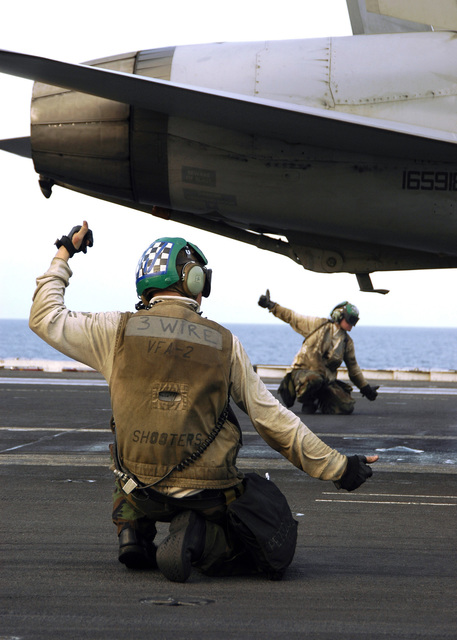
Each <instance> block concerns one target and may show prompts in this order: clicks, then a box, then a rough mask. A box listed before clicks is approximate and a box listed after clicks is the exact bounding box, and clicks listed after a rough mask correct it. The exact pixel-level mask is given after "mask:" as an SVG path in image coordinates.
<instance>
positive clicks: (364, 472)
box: [333, 456, 379, 491]
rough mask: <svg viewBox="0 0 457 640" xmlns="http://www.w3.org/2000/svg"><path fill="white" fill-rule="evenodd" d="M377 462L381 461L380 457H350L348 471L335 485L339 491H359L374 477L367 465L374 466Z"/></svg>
mask: <svg viewBox="0 0 457 640" xmlns="http://www.w3.org/2000/svg"><path fill="white" fill-rule="evenodd" d="M377 460H379V456H348V466H347V467H346V471H345V472H344V473H343V475H342V476H341V478H340V479H339V480H337V481H336V482H334V483H333V484H334V485H335V487H336V488H337V489H346V491H354V490H355V489H358V488H359V487H360V485H362V484H363V483H364V482H365V481H366V480H368V478H371V476H372V475H373V471H372V469H371V467H369V466H368V464H367V463H369V464H373V463H374V462H376V461H377Z"/></svg>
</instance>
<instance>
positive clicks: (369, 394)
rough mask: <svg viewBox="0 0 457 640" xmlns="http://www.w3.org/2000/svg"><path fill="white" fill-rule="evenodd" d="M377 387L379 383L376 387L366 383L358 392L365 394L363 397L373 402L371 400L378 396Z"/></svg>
mask: <svg viewBox="0 0 457 640" xmlns="http://www.w3.org/2000/svg"><path fill="white" fill-rule="evenodd" d="M378 389H379V385H378V386H377V387H372V386H370V385H369V384H366V385H365V386H364V387H362V388H361V389H360V393H361V394H362V395H363V396H365V398H367V399H368V400H371V401H372V402H373V400H376V398H377V397H378Z"/></svg>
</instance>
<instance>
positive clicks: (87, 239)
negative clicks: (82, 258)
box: [54, 225, 94, 258]
mask: <svg viewBox="0 0 457 640" xmlns="http://www.w3.org/2000/svg"><path fill="white" fill-rule="evenodd" d="M80 229H81V225H77V226H76V227H73V229H72V230H71V231H70V233H69V234H68V236H62V237H61V238H60V240H56V241H55V242H54V244H55V245H56V247H57V248H58V249H59V248H60V247H65V249H66V250H67V251H68V253H69V254H70V258H72V257H73V256H74V255H75V253H79V252H80V251H82V252H83V253H87V247H93V246H94V235H93V233H92V231H91V230H90V229H89V230H88V231H87V233H86V235H85V236H84V238H83V241H82V242H81V246H80V247H79V249H76V248H75V245H74V244H73V242H72V238H73V236H74V235H75V233H78V231H79V230H80Z"/></svg>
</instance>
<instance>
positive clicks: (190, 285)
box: [135, 238, 211, 297]
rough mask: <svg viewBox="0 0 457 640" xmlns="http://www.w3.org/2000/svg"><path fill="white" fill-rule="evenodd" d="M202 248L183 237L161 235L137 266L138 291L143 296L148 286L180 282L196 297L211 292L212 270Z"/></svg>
mask: <svg viewBox="0 0 457 640" xmlns="http://www.w3.org/2000/svg"><path fill="white" fill-rule="evenodd" d="M206 264H208V261H207V259H206V258H205V256H204V254H203V253H202V251H200V249H199V248H198V247H197V246H196V245H195V244H192V243H191V242H187V241H186V240H184V238H158V240H155V241H154V242H153V243H152V244H150V245H149V247H148V248H147V249H146V251H145V252H144V253H143V255H142V256H141V258H140V260H139V262H138V266H137V269H136V277H135V280H136V291H137V294H138V297H141V296H142V295H143V293H144V292H145V291H146V290H147V289H167V288H168V287H171V286H172V285H174V284H176V283H181V284H182V287H183V290H184V292H185V293H186V294H187V295H191V296H193V297H195V296H197V295H198V294H199V293H202V294H203V295H204V296H205V297H208V296H209V294H210V291H211V269H207V268H206V267H205V265H206Z"/></svg>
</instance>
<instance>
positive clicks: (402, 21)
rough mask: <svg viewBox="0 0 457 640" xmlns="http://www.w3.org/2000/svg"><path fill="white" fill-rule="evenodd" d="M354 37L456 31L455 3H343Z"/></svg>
mask: <svg viewBox="0 0 457 640" xmlns="http://www.w3.org/2000/svg"><path fill="white" fill-rule="evenodd" d="M346 2H347V6H348V11H349V17H350V20H351V26H352V32H353V33H354V35H360V34H375V33H405V32H408V31H457V3H456V2H455V0H346Z"/></svg>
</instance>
